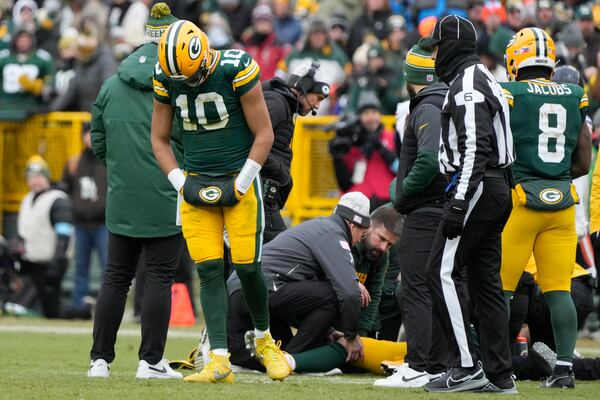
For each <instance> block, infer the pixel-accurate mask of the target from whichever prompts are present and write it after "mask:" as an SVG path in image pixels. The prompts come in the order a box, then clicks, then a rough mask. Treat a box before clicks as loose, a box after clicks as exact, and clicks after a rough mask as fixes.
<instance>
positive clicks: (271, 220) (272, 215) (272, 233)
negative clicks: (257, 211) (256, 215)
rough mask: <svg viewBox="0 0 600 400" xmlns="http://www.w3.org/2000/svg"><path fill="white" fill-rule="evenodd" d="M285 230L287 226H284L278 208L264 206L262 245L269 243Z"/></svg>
mask: <svg viewBox="0 0 600 400" xmlns="http://www.w3.org/2000/svg"><path fill="white" fill-rule="evenodd" d="M286 229H287V226H285V222H284V221H283V217H282V216H281V210H280V209H279V207H278V206H276V205H275V206H269V205H267V204H265V231H264V233H263V244H267V243H269V242H270V241H271V240H273V239H275V237H276V236H277V235H279V234H280V233H281V232H283V231H285V230H286Z"/></svg>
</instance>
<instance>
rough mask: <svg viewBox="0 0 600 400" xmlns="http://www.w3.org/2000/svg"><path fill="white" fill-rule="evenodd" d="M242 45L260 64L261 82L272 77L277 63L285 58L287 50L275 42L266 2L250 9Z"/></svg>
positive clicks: (271, 14)
mask: <svg viewBox="0 0 600 400" xmlns="http://www.w3.org/2000/svg"><path fill="white" fill-rule="evenodd" d="M242 45H243V48H244V50H246V51H247V52H248V54H250V55H251V56H252V58H254V59H255V60H256V62H257V63H258V65H259V66H260V80H261V82H264V81H266V80H269V79H271V78H273V77H274V76H275V71H276V70H277V64H278V63H279V61H280V60H283V59H285V56H287V53H288V50H287V48H286V47H284V46H282V45H280V44H279V43H278V42H277V37H276V36H275V32H274V31H273V12H272V11H271V7H270V6H269V5H268V4H259V5H257V6H256V8H254V11H252V25H251V26H250V27H249V28H248V29H247V30H246V32H244V34H243V35H242Z"/></svg>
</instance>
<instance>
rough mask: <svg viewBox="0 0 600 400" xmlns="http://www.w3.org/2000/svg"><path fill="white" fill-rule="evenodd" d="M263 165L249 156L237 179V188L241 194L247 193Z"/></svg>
mask: <svg viewBox="0 0 600 400" xmlns="http://www.w3.org/2000/svg"><path fill="white" fill-rule="evenodd" d="M260 169H261V166H260V164H259V163H257V162H256V161H254V160H252V159H250V158H248V159H246V163H245V164H244V166H243V167H242V170H241V171H240V173H239V174H238V176H237V178H236V179H235V189H236V190H237V191H238V192H240V193H241V194H246V192H247V191H248V189H249V188H250V185H252V181H253V180H254V178H256V176H257V175H258V173H259V172H260Z"/></svg>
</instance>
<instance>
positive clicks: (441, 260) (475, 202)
mask: <svg viewBox="0 0 600 400" xmlns="http://www.w3.org/2000/svg"><path fill="white" fill-rule="evenodd" d="M510 196H511V195H510V188H509V185H508V183H507V181H506V179H504V178H495V177H485V178H484V179H483V181H482V182H481V183H480V185H479V187H478V188H477V190H476V192H475V194H474V195H473V198H472V199H471V202H470V205H469V212H467V215H466V218H465V227H464V231H463V234H462V236H459V237H457V238H455V239H453V240H449V239H447V238H446V237H444V235H443V234H442V230H441V228H440V229H438V231H437V232H436V236H435V239H434V243H433V248H432V250H431V256H430V258H429V261H428V276H429V284H430V290H431V296H432V300H433V310H434V318H436V317H437V318H439V320H440V322H441V324H442V327H443V329H444V331H445V332H446V334H447V335H448V338H449V341H448V345H449V346H450V347H449V349H450V352H449V353H450V354H451V355H453V356H454V362H453V363H452V366H456V367H461V366H462V367H471V366H474V365H476V362H477V360H478V359H479V358H481V361H482V362H483V367H484V369H485V372H486V375H487V376H488V378H489V379H490V380H491V381H492V382H494V381H498V380H502V379H505V378H506V377H508V376H509V375H510V374H511V369H510V351H509V346H508V312H507V309H506V304H505V302H504V297H503V292H502V285H501V283H500V258H501V233H502V230H503V229H504V225H505V224H506V221H507V219H508V217H509V215H510V211H511V209H512V202H511V197H510ZM469 299H470V300H471V302H472V307H473V310H474V312H475V315H476V317H477V321H478V331H479V341H480V343H479V346H477V343H476V338H475V335H473V334H472V332H471V330H470V326H471V319H470V316H469V311H470V309H469ZM434 346H435V347H436V349H434V354H437V355H438V356H439V355H440V354H442V351H443V350H441V348H440V347H438V345H437V344H435V343H432V347H434ZM477 347H479V348H480V350H481V355H480V357H479V355H478V354H476V353H477Z"/></svg>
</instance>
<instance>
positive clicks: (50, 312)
mask: <svg viewBox="0 0 600 400" xmlns="http://www.w3.org/2000/svg"><path fill="white" fill-rule="evenodd" d="M66 270H67V264H66V263H56V264H50V263H34V262H30V261H22V262H21V273H22V274H24V275H27V276H29V277H30V278H31V280H32V282H33V284H34V286H35V289H36V292H37V298H38V300H39V302H40V305H41V307H42V312H43V314H44V317H46V318H60V317H61V306H60V296H61V286H62V281H63V277H64V275H65V271H66Z"/></svg>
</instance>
